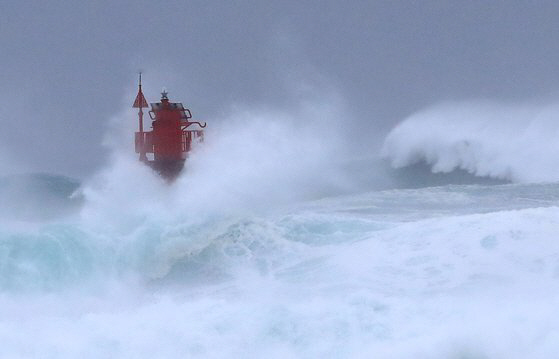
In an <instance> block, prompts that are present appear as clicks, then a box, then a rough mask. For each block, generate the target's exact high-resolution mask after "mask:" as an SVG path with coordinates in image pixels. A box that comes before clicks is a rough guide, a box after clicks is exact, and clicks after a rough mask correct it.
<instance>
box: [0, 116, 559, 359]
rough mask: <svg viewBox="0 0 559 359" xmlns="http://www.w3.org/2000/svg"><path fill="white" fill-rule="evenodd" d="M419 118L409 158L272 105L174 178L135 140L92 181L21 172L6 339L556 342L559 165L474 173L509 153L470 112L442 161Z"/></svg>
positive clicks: (8, 212) (120, 347)
mask: <svg viewBox="0 0 559 359" xmlns="http://www.w3.org/2000/svg"><path fill="white" fill-rule="evenodd" d="M410 121H411V122H412V125H413V123H414V122H417V121H418V120H417V119H416V118H412V119H410ZM428 121H432V119H431V117H430V119H429V120H428ZM271 123H274V124H277V123H276V122H273V121H272V122H271ZM412 125H410V124H409V122H404V123H403V124H402V127H398V128H396V129H395V131H394V132H392V133H391V134H390V135H389V137H388V138H387V141H386V143H385V148H384V150H383V151H384V154H385V156H386V157H387V159H388V161H392V162H394V163H395V165H396V166H404V167H406V168H404V169H402V170H394V169H390V168H388V167H386V166H385V167H383V165H381V163H382V162H379V161H377V160H372V161H357V162H352V163H350V164H347V163H346V164H345V165H344V166H334V167H333V166H329V164H331V163H333V162H335V161H333V160H332V157H331V154H332V153H334V152H335V151H331V152H329V151H328V150H325V148H324V147H321V146H320V141H318V142H316V143H313V142H312V141H311V142H310V143H309V141H306V142H305V141H300V138H297V137H295V138H293V135H292V134H291V132H289V130H288V129H286V128H284V127H282V126H281V125H270V126H269V127H267V128H264V129H262V128H261V127H260V128H258V131H253V130H252V129H251V128H250V126H248V130H247V126H238V127H239V128H242V130H241V131H245V132H243V133H241V134H239V133H238V132H236V133H232V134H231V133H230V132H221V133H220V132H219V131H217V132H215V133H214V137H213V138H214V139H219V140H215V141H213V142H212V140H211V138H212V136H207V138H208V140H207V142H206V143H205V144H204V145H203V146H200V147H199V148H198V149H197V150H196V151H195V152H194V153H193V155H192V157H191V158H190V159H189V162H188V164H187V168H186V169H185V174H184V175H183V176H182V177H181V178H179V179H178V180H177V182H176V183H174V184H172V185H168V184H165V183H164V182H163V181H162V180H161V179H159V178H157V176H155V175H154V174H153V173H151V172H150V170H149V169H147V168H145V167H143V166H141V165H140V164H138V163H137V161H136V159H135V158H133V157H132V156H129V155H127V154H126V152H125V151H120V152H119V151H118V150H115V155H114V156H113V158H112V159H111V164H110V165H108V166H107V168H106V169H104V170H103V171H101V172H100V173H99V174H98V175H97V176H95V177H94V178H90V179H87V180H85V181H83V182H82V183H77V182H75V181H73V180H70V179H68V178H64V177H58V176H52V175H29V176H24V177H25V178H26V181H22V179H21V178H22V177H20V178H19V179H16V180H14V179H13V177H7V178H5V179H4V180H2V181H0V185H1V186H3V188H2V191H0V195H1V196H3V197H2V203H3V204H2V206H1V208H2V212H1V213H2V215H1V216H0V343H1V345H0V357H1V358H77V357H80V358H96V359H99V358H150V359H152V358H414V359H417V358H429V359H431V358H441V359H442V358H445V359H466V358H468V359H474V358H479V359H481V358H506V359H513V358H553V357H555V356H556V354H557V353H558V352H559V311H558V310H557V308H558V307H559V224H558V218H559V206H558V205H559V183H557V182H554V181H553V178H552V176H551V174H550V173H552V172H549V171H548V172H546V173H547V174H545V176H544V178H541V179H542V180H549V181H547V182H541V181H533V180H531V179H533V178H534V177H535V175H533V176H528V175H526V176H516V177H515V176H512V177H507V175H506V174H507V173H508V174H514V173H517V174H519V173H522V169H523V168H524V167H523V163H524V160H522V161H521V162H514V161H513V160H512V159H511V160H510V161H509V162H506V161H505V160H504V159H503V160H502V161H505V162H506V163H505V164H504V165H503V166H502V168H505V169H506V168H508V170H502V171H501V169H498V171H497V172H495V175H494V176H493V177H495V178H497V179H487V178H486V179H480V178H477V177H475V176H473V175H470V174H467V173H466V172H465V171H470V172H472V174H474V175H475V174H478V175H481V174H483V173H481V172H479V173H478V172H477V171H478V169H479V168H480V167H478V166H475V165H472V166H469V165H468V166H465V165H463V164H464V163H466V162H465V160H464V159H465V158H468V161H469V162H467V163H468V164H473V163H474V162H475V161H474V160H475V159H476V158H482V159H484V160H483V161H481V162H484V163H487V161H486V160H489V159H492V160H495V156H497V155H498V154H499V153H500V152H498V151H497V152H494V151H493V152H491V151H490V152H491V153H489V154H486V153H485V152H484V150H485V149H486V147H485V146H484V145H483V144H484V142H483V140H485V139H486V137H487V136H485V137H484V136H481V137H479V136H478V137H476V138H477V140H479V141H477V140H476V141H477V142H476V141H474V140H475V139H476V138H473V139H472V138H468V137H467V135H468V132H467V131H462V132H461V133H462V135H463V136H466V138H458V139H456V141H457V142H456V143H458V146H459V147H458V148H460V149H461V151H462V152H454V154H455V156H453V157H451V158H450V159H449V160H447V161H446V162H445V166H444V168H443V167H441V166H440V163H441V162H440V160H441V158H442V156H443V155H444V154H445V153H450V152H449V147H448V146H450V147H452V146H453V145H452V144H449V142H445V143H444V145H443V143H442V140H441V145H440V146H439V145H437V146H434V145H433V138H429V139H428V140H424V139H422V138H421V136H423V135H424V134H425V135H426V136H427V135H429V136H431V134H432V132H429V131H426V132H421V131H415V133H414V135H413V136H416V137H413V138H412V139H413V141H411V140H404V139H409V138H411V137H412V135H411V132H409V131H408V130H406V128H407V127H408V126H412ZM421 125H422V124H418V125H417V126H421ZM536 127H537V126H536ZM402 128H403V129H402ZM548 130H549V129H547V130H546V131H545V132H546V133H547V132H548ZM247 131H248V132H247ZM284 131H287V132H284ZM441 131H443V130H441ZM251 133H257V134H258V136H256V137H253V138H252V141H250V145H247V144H242V145H237V144H236V142H235V139H236V138H238V137H239V135H242V136H241V137H243V136H244V137H245V138H246V137H250V134H251ZM286 133H290V136H284V135H285V134H286ZM278 134H279V135H278ZM470 134H472V136H473V137H475V135H477V132H475V131H474V132H471V133H470ZM303 135H304V130H303ZM303 135H302V136H303ZM286 138H288V140H286ZM450 140H451V139H450V138H449V137H448V136H447V137H445V141H450ZM464 141H467V143H469V145H468V146H466V147H464V146H463V144H464V143H465V142H464ZM412 142H413V143H415V145H414V146H411V145H410V143H412ZM460 143H461V144H462V145H460ZM421 144H423V145H421ZM475 144H480V145H479V147H475ZM301 146H303V147H301ZM460 146H462V147H460ZM277 148H280V149H282V151H279V152H278V151H276V149H277ZM452 148H454V147H452ZM469 149H474V150H472V151H471V152H468V150H469ZM437 151H440V152H437ZM301 153H304V154H306V156H301V155H300V154H301ZM427 154H429V155H427ZM474 154H475V155H474ZM485 155H487V156H489V157H488V158H484V157H483V156H485ZM476 156H477V157H476ZM492 156H493V157H492ZM497 157H498V156H497ZM447 158H449V157H447ZM418 161H420V162H421V161H423V162H426V163H427V164H428V166H421V165H417V164H415V165H414V163H417V162H418ZM475 163H477V162H475ZM437 164H439V165H437ZM547 164H548V163H547V162H546V163H544V165H547ZM410 166H411V167H410ZM414 166H415V167H414ZM533 166H536V164H533ZM533 168H534V167H530V168H529V169H530V170H533ZM442 169H444V171H445V172H451V173H449V174H446V175H445V174H436V173H431V170H434V171H440V170H442ZM460 169H461V170H460ZM541 173H544V172H541ZM380 174H382V176H381V175H380ZM375 175H376V176H377V177H379V176H380V177H383V180H379V178H375ZM542 176H543V175H542ZM548 176H549V177H548ZM373 179H374V180H373ZM524 179H525V180H524ZM22 183H23V185H22ZM14 193H17V195H14Z"/></svg>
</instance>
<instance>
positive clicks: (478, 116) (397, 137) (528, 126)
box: [382, 103, 559, 182]
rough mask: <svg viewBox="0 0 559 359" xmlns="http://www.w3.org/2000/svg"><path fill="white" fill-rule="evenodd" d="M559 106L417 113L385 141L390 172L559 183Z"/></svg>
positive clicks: (462, 107) (469, 106) (476, 106)
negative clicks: (415, 168) (417, 170)
mask: <svg viewBox="0 0 559 359" xmlns="http://www.w3.org/2000/svg"><path fill="white" fill-rule="evenodd" d="M558 117H559V106H558V105H536V104H533V105H525V106H519V105H497V104H490V103H450V104H444V105H439V106H435V107H432V108H429V109H426V110H424V111H421V112H418V113H416V114H414V115H412V116H410V117H409V118H408V119H406V120H405V121H403V122H402V123H400V124H399V125H398V126H396V127H395V128H394V129H393V130H392V131H391V132H390V133H389V135H388V136H387V137H386V139H385V142H384V146H383V149H382V154H383V156H384V157H386V158H388V159H389V160H390V162H391V164H392V165H393V166H394V167H398V168H400V167H405V166H409V165H412V164H414V163H418V162H426V163H427V164H429V165H430V166H431V169H432V171H433V172H451V171H453V170H455V169H462V170H466V171H468V172H470V173H472V174H475V175H477V176H489V177H493V178H500V179H507V180H511V181H514V182H546V181H557V180H559V156H558V155H557V154H558V153H559V142H558V141H557V138H558V136H559V121H558Z"/></svg>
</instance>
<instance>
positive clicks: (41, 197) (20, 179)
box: [0, 173, 83, 220]
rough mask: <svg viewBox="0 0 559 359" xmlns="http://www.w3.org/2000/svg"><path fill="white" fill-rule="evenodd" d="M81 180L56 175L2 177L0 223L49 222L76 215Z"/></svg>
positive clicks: (79, 203) (80, 198) (40, 174)
mask: <svg viewBox="0 0 559 359" xmlns="http://www.w3.org/2000/svg"><path fill="white" fill-rule="evenodd" d="M79 186H80V182H79V181H78V180H75V179H72V178H69V177H65V176H60V175H53V174H43V173H35V174H18V175H9V176H3V177H0V220H1V219H9V220H12V219H15V220H46V219H53V218H59V217H62V216H65V215H69V214H71V213H73V212H75V211H77V210H78V209H79V208H80V207H81V205H82V203H83V198H82V196H81V195H78V194H76V190H77V189H78V188H79Z"/></svg>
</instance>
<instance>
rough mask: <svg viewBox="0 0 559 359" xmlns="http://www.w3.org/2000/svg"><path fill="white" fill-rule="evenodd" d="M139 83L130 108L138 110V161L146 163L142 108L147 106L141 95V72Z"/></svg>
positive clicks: (140, 73)
mask: <svg viewBox="0 0 559 359" xmlns="http://www.w3.org/2000/svg"><path fill="white" fill-rule="evenodd" d="M139 77H140V79H139V82H138V95H136V100H135V101H134V105H133V106H132V107H137V108H138V127H139V131H138V137H139V138H138V145H139V147H140V161H143V162H147V160H148V158H147V156H146V148H145V134H144V112H143V111H142V108H147V107H148V104H147V101H146V98H145V97H144V94H143V93H142V72H141V71H140V72H139Z"/></svg>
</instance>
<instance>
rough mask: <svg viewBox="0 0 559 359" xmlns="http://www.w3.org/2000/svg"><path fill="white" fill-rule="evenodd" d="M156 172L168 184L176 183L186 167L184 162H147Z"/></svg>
mask: <svg viewBox="0 0 559 359" xmlns="http://www.w3.org/2000/svg"><path fill="white" fill-rule="evenodd" d="M145 163H146V164H147V165H148V166H150V167H151V168H152V169H153V170H154V171H156V172H157V173H158V174H159V175H160V176H161V177H163V178H164V179H166V180H167V181H168V182H172V181H174V180H175V179H176V178H177V177H178V176H179V174H180V173H181V171H182V169H183V167H184V160H177V161H162V160H157V161H145Z"/></svg>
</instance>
